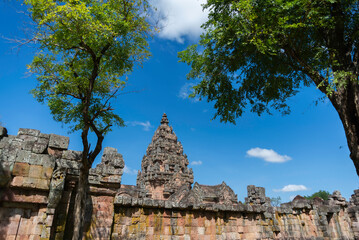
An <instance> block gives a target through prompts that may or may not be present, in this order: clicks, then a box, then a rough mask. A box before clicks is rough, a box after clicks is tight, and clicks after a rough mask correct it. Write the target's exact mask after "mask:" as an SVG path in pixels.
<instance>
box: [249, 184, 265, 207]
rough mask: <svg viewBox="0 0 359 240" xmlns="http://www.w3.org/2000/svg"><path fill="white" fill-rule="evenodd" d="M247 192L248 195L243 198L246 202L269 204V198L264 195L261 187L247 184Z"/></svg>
mask: <svg viewBox="0 0 359 240" xmlns="http://www.w3.org/2000/svg"><path fill="white" fill-rule="evenodd" d="M247 192H248V197H246V198H245V201H246V203H248V204H258V205H265V206H270V198H268V197H266V194H265V189H264V188H263V187H256V186H254V185H249V186H247Z"/></svg>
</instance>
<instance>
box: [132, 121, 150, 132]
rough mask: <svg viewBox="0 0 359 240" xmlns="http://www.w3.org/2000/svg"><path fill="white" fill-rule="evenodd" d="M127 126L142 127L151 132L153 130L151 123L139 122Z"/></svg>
mask: <svg viewBox="0 0 359 240" xmlns="http://www.w3.org/2000/svg"><path fill="white" fill-rule="evenodd" d="M126 125H128V126H133V127H135V126H142V127H143V130H144V131H149V130H151V128H152V125H151V123H150V122H149V121H146V122H139V121H132V122H126Z"/></svg>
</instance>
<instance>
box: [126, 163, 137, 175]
mask: <svg viewBox="0 0 359 240" xmlns="http://www.w3.org/2000/svg"><path fill="white" fill-rule="evenodd" d="M123 172H124V173H126V174H129V175H136V174H137V170H136V169H132V168H130V167H127V166H126V165H125V167H124V168H123Z"/></svg>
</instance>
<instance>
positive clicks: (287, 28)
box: [179, 0, 359, 175]
mask: <svg viewBox="0 0 359 240" xmlns="http://www.w3.org/2000/svg"><path fill="white" fill-rule="evenodd" d="M204 8H206V9H208V10H209V12H210V13H209V18H208V21H207V22H206V23H205V24H204V25H203V28H204V29H205V31H206V32H205V33H204V34H203V35H202V36H201V40H200V42H199V44H198V45H193V46H190V47H188V48H187V49H186V50H185V51H183V52H180V53H179V57H180V58H181V61H183V62H186V63H187V64H189V65H190V66H191V71H190V72H189V74H188V78H189V79H197V78H198V79H200V80H201V81H200V83H199V84H198V85H197V86H195V87H194V95H197V96H199V97H200V98H206V99H207V101H214V102H215V105H214V107H215V108H216V109H217V112H216V114H215V117H217V116H219V117H220V119H221V121H225V122H227V121H229V122H232V123H235V119H236V118H237V117H239V116H241V115H242V113H243V111H244V109H245V108H248V107H249V108H250V111H252V112H255V113H258V115H260V114H261V113H263V112H269V111H270V109H276V110H279V111H281V112H282V113H284V114H287V113H289V111H290V109H289V107H288V106H287V104H286V100H287V99H288V98H289V97H291V96H293V95H295V94H296V93H297V92H298V90H299V89H300V88H301V87H303V86H310V85H314V86H316V87H317V89H318V90H319V91H321V92H322V93H323V94H325V96H326V97H327V98H328V99H329V100H330V102H331V103H332V105H333V107H334V108H335V110H336V111H337V112H338V114H339V117H340V120H341V121H342V123H343V126H344V130H345V134H346V138H347V143H348V147H349V150H350V158H351V159H352V160H353V162H354V165H355V168H356V171H357V174H358V175H359V80H358V73H359V49H358V48H359V46H358V44H359V1H354V0H287V1H283V0H271V1H268V0H263V1H258V0H241V1H234V0H224V1H219V0H208V2H207V3H206V4H205V5H204ZM323 121H325V119H323Z"/></svg>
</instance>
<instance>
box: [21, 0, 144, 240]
mask: <svg viewBox="0 0 359 240" xmlns="http://www.w3.org/2000/svg"><path fill="white" fill-rule="evenodd" d="M26 4H27V6H28V10H29V12H30V16H31V18H32V20H33V21H34V22H35V24H36V29H35V30H36V32H35V36H34V39H33V40H34V41H35V42H36V43H37V44H38V47H39V50H38V52H37V53H36V55H35V57H34V59H33V62H32V63H31V64H30V65H29V70H30V72H32V73H34V74H36V76H37V80H38V85H37V87H36V88H35V89H34V90H33V95H34V96H35V97H36V99H37V100H38V101H39V102H41V103H46V104H47V105H48V106H49V108H50V110H51V113H52V115H53V117H54V119H55V120H56V121H59V122H62V123H65V124H68V125H69V126H70V129H71V131H80V132H81V138H82V143H83V153H82V159H81V163H82V165H81V168H80V176H79V181H78V187H77V195H76V200H75V201H76V202H75V212H74V216H75V219H74V231H73V238H72V239H73V240H78V239H82V226H83V220H84V208H85V202H86V196H87V190H88V174H89V169H90V168H91V165H92V163H93V162H94V160H95V158H96V156H97V155H98V154H99V153H100V151H101V149H102V142H103V139H104V136H105V135H106V133H108V132H109V131H110V130H111V127H113V126H123V125H124V123H123V120H122V119H121V118H120V117H119V116H118V115H117V114H116V113H115V112H114V109H113V107H112V106H111V100H112V99H114V98H115V97H116V96H117V95H118V92H119V90H121V89H122V88H123V87H124V85H125V84H126V74H128V73H129V72H131V71H132V70H133V68H134V66H136V65H141V63H142V62H143V61H144V60H145V59H147V58H148V57H149V56H150V53H149V47H148V42H147V40H148V37H149V35H150V34H151V26H150V24H149V23H148V21H147V18H146V12H147V11H148V10H149V5H148V2H147V0H121V1H118V0H106V1H102V0H60V1H56V0H26ZM90 132H93V133H94V134H95V136H96V137H97V138H96V139H97V140H96V143H95V144H94V145H92V146H94V147H92V148H91V144H90V141H89V139H88V136H89V133H90Z"/></svg>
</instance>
